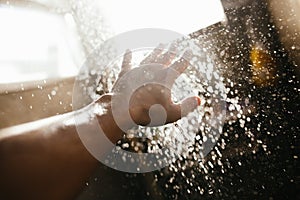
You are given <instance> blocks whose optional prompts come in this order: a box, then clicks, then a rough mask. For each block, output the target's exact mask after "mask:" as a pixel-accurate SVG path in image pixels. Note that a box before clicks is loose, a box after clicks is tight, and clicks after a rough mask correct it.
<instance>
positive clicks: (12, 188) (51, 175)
mask: <svg viewBox="0 0 300 200" xmlns="http://www.w3.org/2000/svg"><path fill="white" fill-rule="evenodd" d="M131 56H132V55H131V52H130V51H127V52H126V53H125V55H124V59H123V63H122V68H121V72H120V74H119V78H120V77H122V76H123V75H124V74H126V73H127V72H129V71H130V70H135V69H131ZM173 61H174V55H173V54H170V53H169V52H167V53H164V51H163V48H156V49H155V50H154V51H153V52H152V53H151V54H150V55H149V56H148V57H147V58H145V60H143V61H142V64H149V63H154V62H159V63H161V64H162V66H163V67H162V70H164V71H167V70H177V72H178V74H181V73H183V72H184V71H185V69H186V68H187V67H188V64H189V63H188V61H184V60H182V59H181V60H180V61H175V62H173ZM171 63H172V64H171ZM149 67H151V65H149ZM176 78H177V77H174V80H170V81H171V82H174V81H175V79H176ZM118 80H119V79H118ZM118 80H117V82H118ZM128 81H129V80H128ZM169 84H172V83H169ZM125 87H126V85H125ZM147 87H149V85H145V86H143V87H140V88H139V89H138V90H137V91H135V92H134V93H133V95H132V97H131V103H130V107H129V112H130V116H131V118H132V119H133V120H134V122H135V123H137V124H140V125H147V124H149V122H150V117H149V114H148V113H149V109H150V107H151V105H154V104H160V105H162V106H163V107H164V108H165V110H166V113H167V119H166V123H172V122H175V121H177V120H178V119H180V118H181V117H182V116H184V115H187V114H188V113H189V112H191V111H193V110H194V109H195V108H196V107H197V106H198V105H200V99H199V97H196V96H194V97H189V98H187V99H185V100H183V101H182V102H180V103H174V102H173V101H172V100H171V91H170V90H169V89H168V88H167V87H165V88H162V86H161V85H156V84H151V90H150V91H149V90H147ZM162 89H163V91H164V92H163V93H162V92H161V91H162ZM119 93H122V91H119ZM114 95H115V94H114V93H113V92H112V93H110V94H105V95H103V96H101V97H100V98H99V99H98V100H97V101H96V102H94V103H92V104H90V105H88V106H87V107H85V108H83V109H81V110H78V111H74V112H71V113H67V114H63V115H59V116H54V117H51V118H47V119H43V120H39V121H35V122H31V123H27V124H22V125H19V126H15V127H11V128H7V129H2V130H1V131H0V163H1V164H0V177H1V178H0V199H51V200H53V199H72V198H74V197H75V196H76V195H77V194H78V193H79V192H80V190H81V188H82V187H83V186H84V183H85V180H87V178H88V177H89V176H90V175H91V174H92V172H93V171H94V170H95V168H96V167H97V166H98V161H97V160H96V159H95V158H94V157H93V156H92V155H91V154H90V153H89V152H88V151H87V150H86V148H85V147H84V146H83V144H82V142H81V141H80V138H79V137H78V134H77V131H76V126H75V123H74V116H75V115H81V114H82V113H85V112H88V111H90V110H91V109H94V107H95V105H97V104H99V105H101V106H105V110H106V112H105V113H102V114H98V115H95V117H96V119H97V120H98V122H99V124H100V125H101V127H102V129H103V131H104V133H105V134H106V136H107V137H108V138H109V139H110V140H111V141H112V142H113V143H115V142H116V141H117V140H119V139H120V138H121V137H122V135H123V134H124V132H123V131H122V130H121V129H120V128H119V127H118V126H117V124H116V122H115V121H114V117H113V115H112V110H111V100H112V97H113V96H114ZM182 107H185V113H181V112H180V110H181V108H182ZM119 109H120V110H121V108H119ZM127 121H128V120H127V119H124V123H125V124H126V123H127ZM88 122H89V121H88V119H87V121H86V122H81V123H86V127H87V128H86V131H93V130H92V129H93V127H89V126H88ZM156 125H163V124H156ZM129 128H130V127H129ZM104 153H105V152H103V154H104Z"/></svg>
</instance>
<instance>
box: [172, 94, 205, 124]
mask: <svg viewBox="0 0 300 200" xmlns="http://www.w3.org/2000/svg"><path fill="white" fill-rule="evenodd" d="M200 104H201V100H200V98H199V97H198V96H193V97H188V98H186V99H184V100H182V101H181V102H179V103H177V104H174V107H173V109H174V110H173V112H172V116H170V118H169V119H170V122H175V121H177V120H179V119H181V118H182V117H185V116H186V115H188V114H189V113H190V112H193V111H194V110H195V109H196V108H197V107H198V106H199V105H200Z"/></svg>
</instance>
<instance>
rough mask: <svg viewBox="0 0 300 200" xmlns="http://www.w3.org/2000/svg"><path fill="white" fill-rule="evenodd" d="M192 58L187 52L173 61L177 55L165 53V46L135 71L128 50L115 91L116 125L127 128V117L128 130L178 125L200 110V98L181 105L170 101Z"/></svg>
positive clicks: (114, 110)
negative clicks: (141, 127)
mask: <svg viewBox="0 0 300 200" xmlns="http://www.w3.org/2000/svg"><path fill="white" fill-rule="evenodd" d="M190 57H191V53H190V52H189V51H186V52H185V53H184V55H183V56H182V57H181V58H180V59H179V60H176V61H175V62H173V61H174V59H175V53H174V52H172V49H170V50H168V51H167V52H166V53H163V48H162V46H159V47H158V48H156V49H155V50H154V51H153V52H152V53H151V54H150V55H149V56H148V57H147V58H145V59H144V60H143V61H142V62H141V63H140V65H139V67H137V68H134V69H132V65H131V60H132V53H131V51H129V50H128V51H127V52H126V53H125V55H124V58H123V63H122V68H121V72H120V74H119V77H118V80H117V81H116V83H115V85H114V87H113V90H112V92H113V96H112V110H113V115H114V119H115V121H116V122H117V124H118V125H121V126H122V125H124V118H126V119H127V120H126V125H125V126H124V128H125V129H127V128H130V127H131V126H133V125H135V124H137V125H143V126H160V125H164V124H166V123H172V122H175V121H177V120H179V119H180V118H182V117H184V116H186V115H187V114H188V113H190V112H192V111H193V110H194V109H195V108H197V106H199V105H200V98H199V97H197V96H193V97H188V98H186V99H184V100H182V101H181V102H179V103H174V102H173V101H172V99H171V88H172V85H173V84H174V82H175V80H176V79H177V78H178V77H179V76H180V74H181V73H183V72H184V71H185V70H186V68H187V67H188V66H189V59H190ZM171 63H172V64H171ZM130 119H132V120H133V121H132V120H130ZM118 121H119V123H118ZM120 128H122V127H120ZM122 130H124V129H122Z"/></svg>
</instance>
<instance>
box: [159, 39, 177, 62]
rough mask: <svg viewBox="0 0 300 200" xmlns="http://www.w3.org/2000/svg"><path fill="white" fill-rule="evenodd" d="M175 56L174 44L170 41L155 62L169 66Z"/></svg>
mask: <svg viewBox="0 0 300 200" xmlns="http://www.w3.org/2000/svg"><path fill="white" fill-rule="evenodd" d="M175 56H176V45H175V44H174V43H172V44H171V46H170V48H169V49H168V51H167V52H166V53H164V54H162V55H160V56H159V57H158V58H157V60H156V63H158V64H162V65H164V66H169V65H170V64H171V62H172V61H173V59H174V58H175Z"/></svg>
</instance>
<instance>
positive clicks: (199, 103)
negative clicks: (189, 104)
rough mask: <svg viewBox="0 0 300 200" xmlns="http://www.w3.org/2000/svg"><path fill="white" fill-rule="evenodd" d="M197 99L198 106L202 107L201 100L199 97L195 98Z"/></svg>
mask: <svg viewBox="0 0 300 200" xmlns="http://www.w3.org/2000/svg"><path fill="white" fill-rule="evenodd" d="M195 98H196V100H197V103H198V106H200V105H201V99H200V98H199V97H195Z"/></svg>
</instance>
